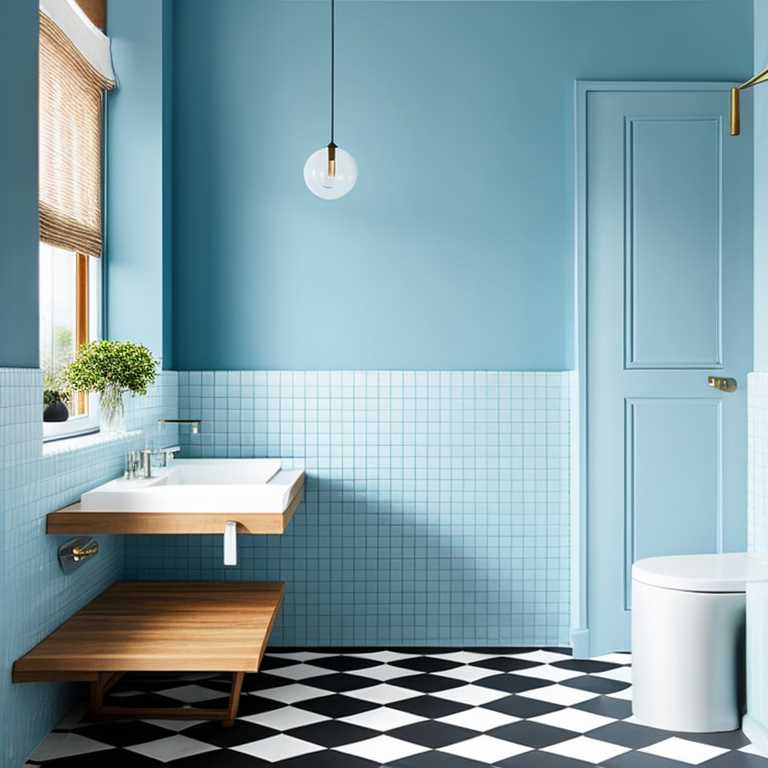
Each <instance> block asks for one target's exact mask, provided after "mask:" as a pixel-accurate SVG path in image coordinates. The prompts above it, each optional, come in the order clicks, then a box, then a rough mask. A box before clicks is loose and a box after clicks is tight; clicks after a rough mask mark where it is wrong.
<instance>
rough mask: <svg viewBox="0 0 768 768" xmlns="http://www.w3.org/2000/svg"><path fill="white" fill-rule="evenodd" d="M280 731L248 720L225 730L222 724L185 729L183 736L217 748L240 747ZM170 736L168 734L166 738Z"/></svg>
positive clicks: (237, 721)
mask: <svg viewBox="0 0 768 768" xmlns="http://www.w3.org/2000/svg"><path fill="white" fill-rule="evenodd" d="M278 733H279V731H274V730H272V729H271V728H265V727H264V726H262V725H256V724H255V723H250V722H248V721H247V720H235V722H234V724H233V725H232V727H231V728H224V727H223V726H222V724H221V723H217V722H207V723H200V725H193V726H192V727H191V728H186V729H184V732H183V735H184V736H187V737H189V738H190V739H197V740H198V741H203V742H205V743H206V744H215V745H216V746H217V747H239V746H240V745H241V744H249V743H250V742H252V741H258V740H259V739H267V738H269V737H270V736H276V735H277V734H278ZM167 735H168V734H167V733H166V736H167Z"/></svg>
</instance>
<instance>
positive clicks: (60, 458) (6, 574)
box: [0, 368, 178, 768]
mask: <svg viewBox="0 0 768 768" xmlns="http://www.w3.org/2000/svg"><path fill="white" fill-rule="evenodd" d="M41 390H42V381H41V376H40V371H39V370H38V369H18V368H14V369H4V368H0V499H1V500H2V507H0V584H2V589H1V590H0V617H2V620H0V713H2V722H1V723H0V768H19V766H21V765H24V762H25V760H26V758H27V757H28V756H29V755H30V753H31V752H32V750H33V749H34V747H35V745H36V744H37V743H38V742H39V741H40V740H41V739H42V738H43V737H44V736H45V735H46V734H47V733H48V731H50V730H51V728H53V727H54V725H55V724H56V722H57V721H58V719H59V718H61V717H62V716H63V715H64V713H65V712H66V711H67V709H68V707H70V706H71V705H72V703H73V702H74V701H75V700H76V698H77V697H79V696H81V694H82V691H81V690H80V689H79V688H78V687H77V686H74V685H61V684H49V683H30V684H12V682H11V669H12V665H13V662H14V661H15V660H16V659H17V658H19V657H20V656H22V655H23V654H25V653H26V652H27V651H29V650H30V649H31V648H32V647H34V645H35V644H36V643H38V642H40V641H41V640H42V639H43V638H44V637H46V635H48V634H50V633H51V632H52V631H53V630H54V629H56V628H57V627H58V626H59V625H61V624H62V623H63V622H64V621H65V620H66V619H68V618H69V617H70V616H71V615H72V613H74V612H75V611H76V610H78V609H79V608H80V607H81V606H83V605H84V604H85V603H87V602H88V601H89V600H91V599H92V598H93V597H95V596H96V595H97V594H99V593H100V592H101V591H103V590H104V589H106V588H107V587H108V586H109V585H110V584H111V583H112V582H113V581H115V580H116V579H118V578H120V576H121V575H122V572H123V565H124V557H123V555H124V542H123V539H122V538H121V537H110V536H98V537H97V538H98V541H99V544H100V547H101V549H100V552H99V555H98V557H97V558H95V559H94V560H92V561H91V562H89V563H87V564H85V565H84V566H83V567H82V569H81V570H78V571H76V572H75V573H73V574H70V575H64V574H63V573H62V572H61V570H60V569H59V566H58V562H57V559H56V550H57V547H58V546H59V545H60V544H62V543H63V542H64V541H66V540H67V539H68V538H70V537H67V536H48V535H46V533H45V524H46V515H47V514H48V513H49V512H53V511H55V510H56V509H60V508H61V507H64V506H66V505H67V504H71V503H72V502H74V501H76V500H77V499H79V498H80V495H81V494H82V493H84V492H85V491H87V490H89V489H91V488H93V487H94V486H96V485H99V484H100V483H103V482H106V481H108V480H111V479H112V478H114V477H117V476H118V475H119V474H120V473H121V472H122V471H123V468H124V467H125V452H126V451H128V450H136V449H140V448H142V447H143V446H144V445H145V437H144V433H143V432H142V431H140V430H141V429H154V428H155V425H156V423H157V419H158V418H160V417H161V416H171V417H173V416H174V415H175V414H176V413H177V393H178V385H177V377H176V374H175V373H172V372H166V373H164V374H163V375H162V377H161V378H160V379H159V380H158V382H157V384H155V385H154V386H152V387H151V388H150V392H149V393H148V396H147V397H145V398H136V399H133V398H129V399H128V402H127V423H128V427H129V429H130V430H131V431H130V432H128V433H126V434H125V435H123V436H121V437H119V438H111V439H106V440H105V439H103V438H100V437H99V436H94V437H90V438H83V439H81V440H77V441H70V440H65V441H61V442H58V443H52V444H48V445H46V446H45V448H44V447H43V434H42V433H43V426H42V419H41V410H42V407H41ZM170 437H171V439H173V436H170Z"/></svg>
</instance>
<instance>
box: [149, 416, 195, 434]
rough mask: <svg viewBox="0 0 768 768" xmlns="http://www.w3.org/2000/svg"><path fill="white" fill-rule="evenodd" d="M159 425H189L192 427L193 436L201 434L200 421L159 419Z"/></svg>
mask: <svg viewBox="0 0 768 768" xmlns="http://www.w3.org/2000/svg"><path fill="white" fill-rule="evenodd" d="M157 423H158V424H189V425H190V426H191V427H192V434H193V435H196V434H198V432H200V419H158V422H157Z"/></svg>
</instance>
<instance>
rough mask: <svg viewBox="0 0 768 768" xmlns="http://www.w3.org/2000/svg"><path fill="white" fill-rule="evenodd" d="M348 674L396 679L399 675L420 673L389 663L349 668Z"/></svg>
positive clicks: (374, 678)
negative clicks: (362, 667) (363, 667)
mask: <svg viewBox="0 0 768 768" xmlns="http://www.w3.org/2000/svg"><path fill="white" fill-rule="evenodd" d="M346 674H348V675H357V676H358V677H367V678H369V679H371V680H381V681H382V682H383V681H384V680H397V679H398V678H399V677H410V676H411V675H420V674H421V672H417V671H416V670H414V669H404V668H403V667H393V666H392V665H391V664H377V665H376V666H375V667H366V668H365V669H350V670H349V672H347V673H346Z"/></svg>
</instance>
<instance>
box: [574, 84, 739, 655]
mask: <svg viewBox="0 0 768 768" xmlns="http://www.w3.org/2000/svg"><path fill="white" fill-rule="evenodd" d="M736 85H737V83H734V82H731V81H721V82H715V81H707V82H686V81H675V82H654V81H648V80H638V81H622V80H576V82H575V88H574V163H575V169H574V181H575V196H574V217H575V221H574V223H575V228H574V235H575V239H574V259H575V265H574V266H575V280H574V339H573V345H574V357H575V362H576V371H575V381H574V387H573V393H572V397H571V406H572V407H571V413H572V416H571V430H572V437H571V633H570V635H571V647H572V648H573V655H574V656H575V657H576V658H588V657H589V656H590V655H591V654H590V649H591V643H590V634H589V604H588V594H589V592H588V587H589V554H590V553H589V546H588V537H589V498H588V495H587V489H588V483H587V480H588V476H589V475H588V473H589V455H588V452H587V445H588V442H587V437H588V426H589V413H588V410H587V376H588V370H587V360H588V355H587V352H588V343H589V339H588V338H587V317H588V314H589V304H588V296H587V262H588V248H587V225H588V216H587V128H588V125H587V101H588V99H589V94H590V93H596V92H601V93H606V92H608V93H610V92H613V93H622V92H623V93H642V92H670V91H717V92H722V94H723V103H724V104H726V105H727V104H728V92H729V91H730V89H731V88H733V87H735V86H736Z"/></svg>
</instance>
